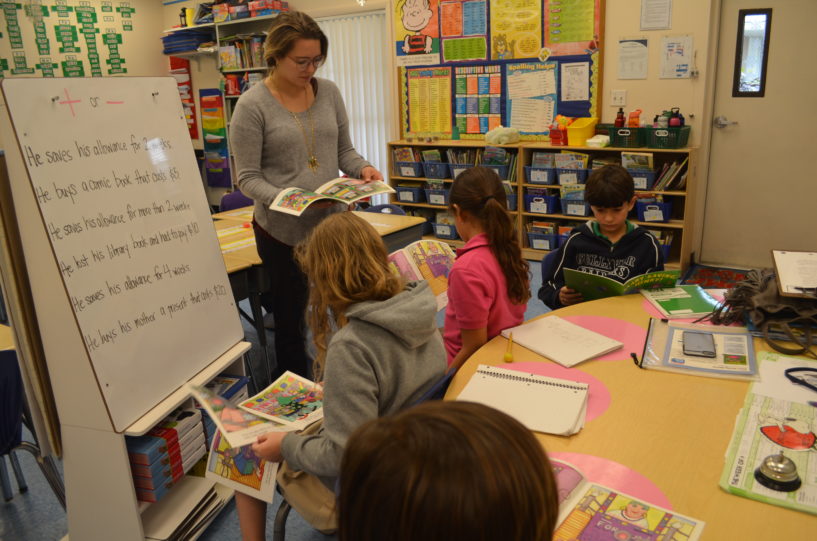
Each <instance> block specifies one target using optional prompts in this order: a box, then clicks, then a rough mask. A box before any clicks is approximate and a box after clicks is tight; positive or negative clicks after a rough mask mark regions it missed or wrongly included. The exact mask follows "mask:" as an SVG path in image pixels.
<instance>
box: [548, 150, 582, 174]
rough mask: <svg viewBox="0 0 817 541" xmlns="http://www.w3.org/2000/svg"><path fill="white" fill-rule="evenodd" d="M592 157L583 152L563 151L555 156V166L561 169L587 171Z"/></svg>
mask: <svg viewBox="0 0 817 541" xmlns="http://www.w3.org/2000/svg"><path fill="white" fill-rule="evenodd" d="M588 163H590V155H589V154H583V153H581V152H570V151H566V150H564V151H562V152H560V153H558V154H554V155H553V164H554V166H555V167H558V168H559V169H587V164H588Z"/></svg>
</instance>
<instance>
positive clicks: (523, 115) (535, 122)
mask: <svg viewBox="0 0 817 541" xmlns="http://www.w3.org/2000/svg"><path fill="white" fill-rule="evenodd" d="M505 80H506V85H507V95H506V103H505V115H506V117H507V118H508V121H507V123H508V125H509V126H511V127H513V128H517V129H518V130H519V131H520V133H527V134H546V133H549V132H550V128H549V126H550V124H551V123H552V122H553V118H554V116H555V115H556V64H555V63H553V62H545V63H541V62H521V63H518V64H507V65H506V66H505Z"/></svg>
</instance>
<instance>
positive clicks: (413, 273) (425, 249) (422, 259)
mask: <svg viewBox="0 0 817 541" xmlns="http://www.w3.org/2000/svg"><path fill="white" fill-rule="evenodd" d="M456 257H457V254H455V253H454V250H452V249H451V246H449V245H448V244H447V243H445V242H440V241H436V240H418V241H417V242H413V243H411V244H409V245H408V246H406V247H405V248H402V249H400V250H397V251H395V252H392V253H391V254H389V263H390V265H391V266H392V268H393V269H394V270H395V271H397V272H398V273H399V274H400V275H401V276H403V278H405V279H406V280H408V281H410V282H412V281H419V280H425V281H427V282H428V285H429V286H430V287H431V291H432V292H433V293H434V296H435V297H436V298H437V310H442V309H443V308H445V307H446V305H447V304H448V274H449V273H450V272H451V267H453V266H454V260H455V259H456Z"/></svg>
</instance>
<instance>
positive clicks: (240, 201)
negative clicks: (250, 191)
mask: <svg viewBox="0 0 817 541" xmlns="http://www.w3.org/2000/svg"><path fill="white" fill-rule="evenodd" d="M252 204H253V201H252V199H250V198H249V197H247V196H246V195H244V194H243V193H241V191H240V190H235V191H233V192H230V193H226V194H224V195H223V196H222V198H221V201H220V202H219V205H218V211H219V212H225V211H227V210H233V209H240V208H242V207H249V206H250V205H252Z"/></svg>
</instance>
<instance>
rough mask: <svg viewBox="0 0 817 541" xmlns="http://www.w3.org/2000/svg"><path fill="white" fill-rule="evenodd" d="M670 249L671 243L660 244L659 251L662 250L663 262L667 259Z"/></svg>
mask: <svg viewBox="0 0 817 541" xmlns="http://www.w3.org/2000/svg"><path fill="white" fill-rule="evenodd" d="M670 250H672V244H662V245H661V251H662V252H664V263H666V262H667V260H669V253H670Z"/></svg>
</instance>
